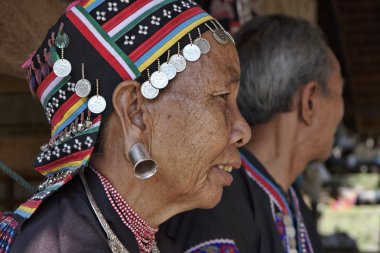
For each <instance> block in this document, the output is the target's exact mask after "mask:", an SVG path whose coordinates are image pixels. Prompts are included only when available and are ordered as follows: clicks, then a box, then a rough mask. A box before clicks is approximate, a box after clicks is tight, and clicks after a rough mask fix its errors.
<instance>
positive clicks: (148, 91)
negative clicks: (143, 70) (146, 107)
mask: <svg viewBox="0 0 380 253" xmlns="http://www.w3.org/2000/svg"><path fill="white" fill-rule="evenodd" d="M159 92H160V91H159V90H158V89H156V88H154V87H153V86H152V85H151V84H150V82H149V81H145V82H144V83H143V84H142V85H141V94H142V95H143V96H144V98H147V99H154V98H155V97H157V96H158V93H159Z"/></svg>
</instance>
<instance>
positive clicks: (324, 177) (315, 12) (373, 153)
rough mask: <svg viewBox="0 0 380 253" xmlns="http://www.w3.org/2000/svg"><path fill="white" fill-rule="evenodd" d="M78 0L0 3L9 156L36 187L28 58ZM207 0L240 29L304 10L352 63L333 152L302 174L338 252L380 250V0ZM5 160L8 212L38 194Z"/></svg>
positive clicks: (0, 150) (1, 195)
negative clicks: (16, 176)
mask: <svg viewBox="0 0 380 253" xmlns="http://www.w3.org/2000/svg"><path fill="white" fill-rule="evenodd" d="M115 1H116V0H115ZM69 2H70V1H68V0H66V1H64V0H20V1H4V0H2V1H1V2H0V34H1V37H0V115H1V117H0V162H3V163H4V164H6V165H7V166H9V167H11V168H12V169H13V170H14V171H15V172H17V173H19V174H20V175H21V176H22V177H23V178H24V179H26V181H27V182H28V183H31V184H32V185H33V186H36V185H38V183H39V182H40V181H41V179H42V178H41V176H40V175H39V174H37V173H36V172H34V171H33V169H32V168H33V162H34V159H35V156H36V154H37V152H38V151H39V149H40V146H41V145H42V144H43V143H46V142H47V140H49V127H48V124H47V121H46V119H45V116H44V113H43V110H42V108H41V106H40V104H39V102H38V101H37V100H35V99H34V98H33V97H32V96H31V95H30V93H29V89H28V84H27V82H26V79H25V73H24V71H23V70H22V69H21V65H22V64H23V62H24V61H25V60H26V58H27V57H28V55H29V54H30V53H32V51H33V49H35V48H37V47H38V46H39V44H40V43H41V42H42V40H43V38H44V36H45V33H46V31H47V29H48V28H49V27H50V26H51V25H52V24H53V23H54V22H55V21H56V19H57V17H58V16H59V15H61V14H62V13H63V12H64V10H65V8H66V6H67V4H68V3H69ZM198 2H199V3H200V4H201V5H203V7H204V8H206V9H207V10H208V11H209V12H211V13H212V15H213V16H214V17H216V18H218V19H219V20H220V21H221V23H222V24H223V25H224V26H225V27H226V28H228V29H229V30H230V31H231V32H234V31H236V30H237V29H238V28H239V26H240V25H241V24H243V23H244V22H246V21H248V20H250V19H252V18H254V17H255V16H258V15H265V14H273V13H283V14H288V15H293V16H297V17H303V18H306V19H307V20H309V21H311V22H312V23H314V24H316V25H319V26H320V27H321V28H322V30H323V31H324V33H325V34H326V38H327V40H328V42H329V44H330V46H331V48H332V49H333V51H334V52H335V54H336V55H337V57H338V59H339V60H340V62H341V65H342V72H343V76H344V78H345V80H346V87H345V92H344V99H345V106H346V114H345V118H344V120H343V122H342V124H341V126H340V127H339V129H338V131H337V134H336V140H335V146H334V149H333V150H332V154H331V157H330V159H329V160H328V161H327V162H326V163H324V164H322V163H313V164H310V165H309V166H308V169H307V170H306V172H305V173H304V175H303V176H302V177H300V178H299V180H298V183H299V185H300V186H301V188H302V189H303V192H304V195H305V199H306V201H307V203H308V204H309V206H310V208H311V209H312V211H313V213H314V216H315V219H316V220H317V222H318V229H319V231H320V233H321V234H322V236H323V243H324V245H325V247H326V248H327V249H328V252H331V253H332V252H334V253H335V252H342V253H343V252H344V253H350V252H361V253H366V252H367V253H375V252H377V253H379V252H380V0H211V1H202V0H200V1H198ZM4 164H2V163H0V168H2V170H0V215H1V212H4V211H7V210H13V209H14V208H15V207H17V206H18V205H19V204H20V203H21V202H22V201H24V200H25V199H26V198H27V197H28V196H29V193H28V190H27V188H25V186H27V185H25V184H24V186H21V185H22V181H20V180H18V181H17V182H16V181H14V180H12V179H11V178H10V176H9V173H12V171H7V170H6V167H7V166H4ZM7 173H8V174H7Z"/></svg>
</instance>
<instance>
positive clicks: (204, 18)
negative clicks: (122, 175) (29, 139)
mask: <svg viewBox="0 0 380 253" xmlns="http://www.w3.org/2000/svg"><path fill="white" fill-rule="evenodd" d="M206 30H211V31H212V32H213V35H214V38H215V39H216V40H217V41H218V42H219V43H221V44H226V43H228V41H230V40H232V38H231V36H230V35H229V34H228V33H227V32H225V31H224V29H223V28H222V27H221V26H220V25H219V23H217V21H216V20H213V18H212V17H211V16H210V15H209V14H207V13H206V12H204V11H203V10H202V9H201V8H200V7H198V6H197V4H196V3H195V2H194V1H192V0H182V1H174V0H107V1H106V0H85V1H77V2H75V3H74V4H72V5H70V6H69V8H68V9H67V11H66V13H65V15H63V16H62V17H61V18H60V19H59V21H58V22H57V23H56V25H55V26H53V27H52V28H51V29H50V30H49V32H48V34H47V36H46V38H45V42H44V43H43V44H42V46H41V47H40V48H39V49H38V50H37V51H36V52H35V54H34V55H33V56H31V58H30V59H29V60H28V61H27V62H26V63H25V64H24V66H23V67H24V68H26V69H27V79H28V81H29V86H30V89H31V92H32V93H33V94H35V95H36V96H37V97H38V99H39V100H40V102H41V104H42V106H43V108H44V110H45V114H46V116H47V119H48V121H49V123H50V125H51V140H50V142H49V143H48V144H46V145H43V146H42V147H41V153H40V154H39V155H38V156H37V159H36V161H35V169H36V171H38V172H39V173H41V174H42V175H44V176H45V177H46V180H45V181H44V182H43V183H42V184H41V185H40V186H39V187H38V192H37V193H36V194H35V195H34V196H32V197H31V199H29V200H28V201H27V202H25V203H23V204H22V205H21V206H20V207H19V208H18V209H17V210H16V211H15V212H14V218H15V220H14V219H11V218H10V217H8V218H7V219H6V220H5V221H3V222H2V223H0V253H1V252H7V251H8V250H9V245H10V243H11V241H12V240H11V239H9V238H12V236H11V235H10V234H12V233H13V232H12V231H14V229H15V227H16V225H17V226H20V225H21V224H22V222H23V221H25V220H26V219H28V218H29V217H31V215H32V214H33V213H34V212H35V210H36V209H37V208H38V207H39V206H40V204H41V203H42V201H43V200H44V199H46V198H47V197H48V196H50V195H51V194H52V193H53V192H55V191H56V190H58V189H59V188H60V187H61V186H62V185H64V184H65V183H67V182H68V181H70V180H71V179H72V177H73V176H74V175H75V174H77V173H78V172H79V170H80V169H81V168H83V167H84V166H86V165H87V164H88V161H89V159H90V156H91V154H92V152H93V150H94V147H95V143H96V140H97V136H98V132H99V127H100V124H101V123H102V118H104V116H105V115H107V114H109V113H110V112H112V110H113V108H112V103H111V101H112V94H113V91H114V89H115V88H116V86H117V85H118V84H119V83H120V82H121V81H123V80H138V81H140V83H142V86H141V92H142V94H143V96H144V97H146V98H147V99H154V98H155V97H156V96H157V95H158V93H159V92H160V90H162V89H163V88H165V86H166V85H168V82H169V81H170V80H171V79H173V78H174V77H175V76H176V75H177V73H179V72H181V71H183V70H184V69H185V68H186V61H196V60H197V59H199V57H200V56H201V54H206V53H208V51H209V50H210V44H209V43H208V41H207V40H205V39H204V38H202V33H203V32H205V31H206ZM5 237H7V240H4V239H3V238H5ZM7 249H8V250H7Z"/></svg>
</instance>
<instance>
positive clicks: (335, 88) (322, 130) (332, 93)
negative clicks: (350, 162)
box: [315, 49, 344, 161]
mask: <svg viewBox="0 0 380 253" xmlns="http://www.w3.org/2000/svg"><path fill="white" fill-rule="evenodd" d="M328 55H329V58H330V64H331V71H330V76H329V78H328V82H327V89H328V91H327V95H326V94H321V96H320V100H321V101H320V103H319V105H320V106H319V108H320V109H319V110H318V111H317V120H316V124H317V125H316V128H315V129H316V131H315V135H316V138H315V139H316V143H315V144H316V146H315V148H316V150H317V151H318V152H319V153H318V154H317V158H316V159H317V160H322V161H324V160H326V159H327V158H328V157H329V155H330V152H331V148H332V145H333V142H334V134H335V131H336V129H337V127H338V125H339V123H340V121H341V120H342V117H343V113H344V103H343V97H342V93H343V79H342V76H341V72H340V64H339V62H338V60H337V59H336V57H335V55H334V54H333V52H332V51H331V50H330V49H328Z"/></svg>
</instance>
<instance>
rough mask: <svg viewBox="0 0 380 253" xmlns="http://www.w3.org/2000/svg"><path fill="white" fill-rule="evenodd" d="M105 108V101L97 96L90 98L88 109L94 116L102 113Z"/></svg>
mask: <svg viewBox="0 0 380 253" xmlns="http://www.w3.org/2000/svg"><path fill="white" fill-rule="evenodd" d="M106 106H107V102H106V100H105V99H104V98H103V97H102V96H99V95H95V96H92V97H91V98H90V100H89V101H88V109H89V110H90V111H91V112H92V113H95V114H99V113H102V112H103V111H104V110H105V109H106Z"/></svg>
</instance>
